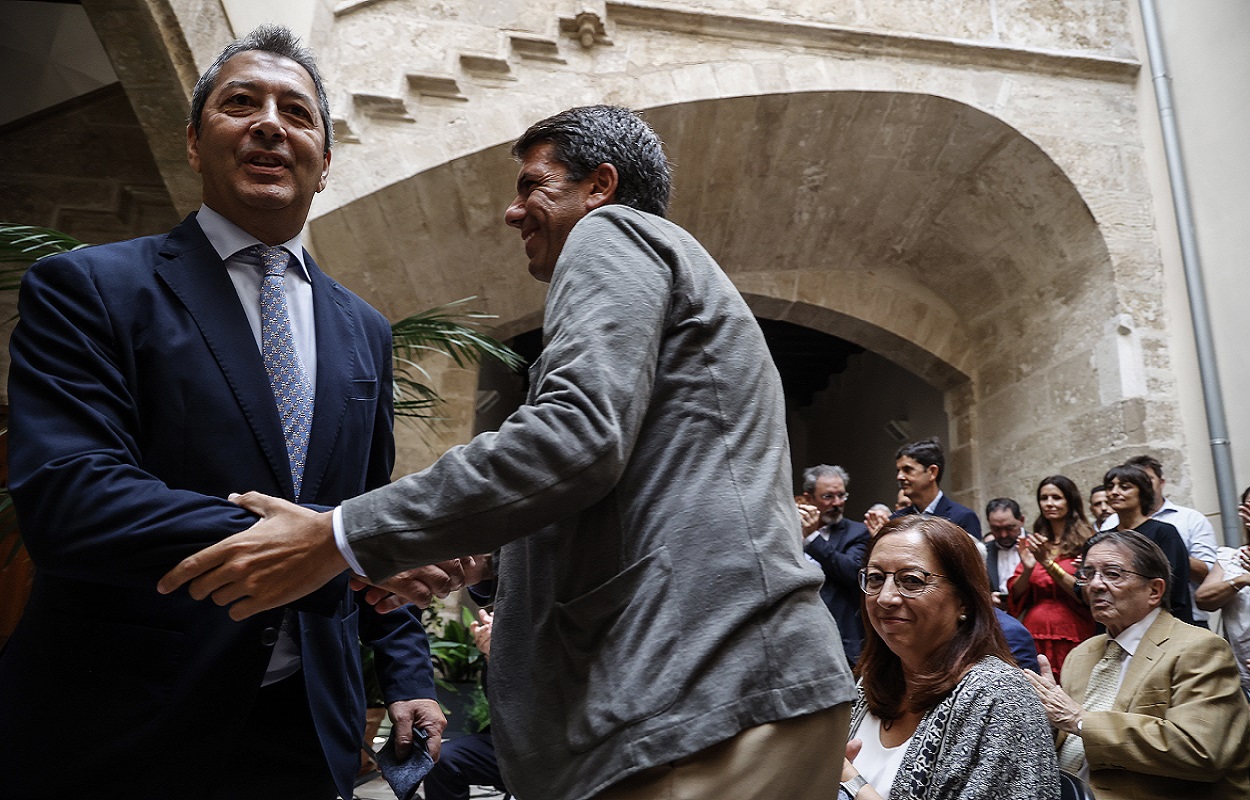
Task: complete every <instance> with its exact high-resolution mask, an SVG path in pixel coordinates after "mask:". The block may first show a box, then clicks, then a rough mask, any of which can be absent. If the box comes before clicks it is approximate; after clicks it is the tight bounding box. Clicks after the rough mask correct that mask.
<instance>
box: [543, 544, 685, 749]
mask: <svg viewBox="0 0 1250 800" xmlns="http://www.w3.org/2000/svg"><path fill="white" fill-rule="evenodd" d="M672 573H673V565H672V559H671V557H670V556H669V552H668V549H667V548H666V547H660V548H659V549H657V550H654V551H653V552H651V553H649V554H647V555H646V556H645V557H644V558H643V559H642V560H641V561H639V562H637V563H635V564H633V565H631V566H630V567H628V568H627V569H625V570H624V571H623V572H621V573H619V574H617V575H615V576H613V577H612V578H611V579H610V580H608V581H607V582H605V583H602V584H600V585H599V586H597V587H595V588H594V589H592V590H590V591H589V592H587V593H586V594H583V595H582V596H580V597H577V598H575V599H573V600H570V601H568V602H567V603H556V604H555V615H554V620H555V629H556V633H557V635H558V637H559V639H560V644H561V652H560V657H561V662H562V663H561V667H562V669H563V676H564V680H562V681H561V688H562V692H563V695H564V702H565V709H564V713H565V718H566V720H567V722H566V725H567V731H566V733H567V736H568V742H569V747H570V748H571V749H572V750H573V751H574V752H578V753H581V752H585V751H587V750H589V749H591V748H592V747H594V746H595V745H597V744H599V743H600V742H602V741H604V740H605V739H607V738H608V737H609V736H611V735H612V734H614V733H616V732H617V731H619V730H620V729H622V728H624V727H626V726H627V725H630V724H632V723H635V722H638V721H640V720H643V719H647V718H648V717H652V716H655V715H656V714H659V713H661V712H663V711H664V710H665V709H667V708H668V707H669V706H671V705H672V704H673V702H674V701H675V700H676V699H677V696H678V693H679V691H680V689H681V685H682V681H683V679H684V676H683V670H681V669H680V666H681V660H680V659H679V658H677V657H676V654H677V649H678V633H679V630H678V629H679V627H680V625H679V624H677V621H675V620H672V619H671V618H669V617H668V616H667V615H666V614H665V613H664V605H665V601H666V598H667V597H668V589H669V584H670V582H671V581H672Z"/></svg>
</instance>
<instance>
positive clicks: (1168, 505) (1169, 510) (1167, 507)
mask: <svg viewBox="0 0 1250 800" xmlns="http://www.w3.org/2000/svg"><path fill="white" fill-rule="evenodd" d="M1180 510H1181V509H1180V506H1178V505H1176V503H1173V502H1172V501H1171V500H1169V499H1167V498H1166V497H1165V498H1163V505H1161V506H1159V510H1158V511H1156V512H1155V513H1154V514H1153V516H1156V517H1161V516H1163V515H1164V514H1175V513H1177V512H1179V511H1180Z"/></svg>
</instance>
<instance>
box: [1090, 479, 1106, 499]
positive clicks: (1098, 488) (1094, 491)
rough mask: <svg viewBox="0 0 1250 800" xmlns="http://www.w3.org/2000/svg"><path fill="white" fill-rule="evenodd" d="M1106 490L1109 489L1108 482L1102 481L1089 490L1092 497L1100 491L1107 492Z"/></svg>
mask: <svg viewBox="0 0 1250 800" xmlns="http://www.w3.org/2000/svg"><path fill="white" fill-rule="evenodd" d="M1105 491H1107V484H1105V483H1100V484H1098V485H1097V486H1095V487H1094V488H1093V489H1090V490H1089V496H1090V497H1091V498H1092V497H1093V496H1094V495H1096V494H1098V493H1099V492H1105Z"/></svg>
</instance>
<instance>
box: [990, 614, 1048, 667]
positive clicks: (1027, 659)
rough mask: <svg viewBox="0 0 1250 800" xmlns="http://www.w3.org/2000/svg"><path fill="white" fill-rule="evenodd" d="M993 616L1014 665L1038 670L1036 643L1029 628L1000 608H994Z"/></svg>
mask: <svg viewBox="0 0 1250 800" xmlns="http://www.w3.org/2000/svg"><path fill="white" fill-rule="evenodd" d="M994 617H995V618H996V619H997V620H998V625H999V627H1001V628H1002V629H1003V636H1004V637H1005V638H1006V639H1007V646H1008V647H1009V648H1011V655H1012V657H1013V658H1014V659H1015V660H1016V666H1019V667H1021V668H1023V669H1031V670H1033V671H1034V672H1040V670H1039V669H1038V665H1037V645H1036V644H1035V643H1034V642H1033V634H1031V633H1029V629H1028V628H1026V627H1024V625H1023V624H1022V623H1021V622H1020V620H1018V619H1016V618H1015V617H1013V616H1011V615H1010V614H1008V613H1007V612H1006V611H1003V610H1002V609H1001V608H995V609H994Z"/></svg>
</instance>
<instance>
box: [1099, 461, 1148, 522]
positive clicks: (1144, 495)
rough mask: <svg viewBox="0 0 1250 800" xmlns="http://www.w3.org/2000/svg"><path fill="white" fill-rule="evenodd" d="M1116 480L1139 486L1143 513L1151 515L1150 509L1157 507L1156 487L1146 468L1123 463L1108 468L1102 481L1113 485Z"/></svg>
mask: <svg viewBox="0 0 1250 800" xmlns="http://www.w3.org/2000/svg"><path fill="white" fill-rule="evenodd" d="M1116 480H1118V481H1119V482H1120V483H1131V484H1133V485H1134V486H1136V487H1137V491H1138V493H1139V494H1138V498H1139V499H1140V500H1141V513H1143V514H1145V515H1146V516H1150V511H1151V510H1152V509H1153V508H1154V507H1155V487H1154V484H1152V483H1151V482H1150V476H1149V475H1147V474H1146V470H1144V469H1142V468H1141V467H1135V466H1133V465H1132V464H1121V465H1120V466H1118V467H1112V468H1111V469H1109V470H1107V474H1106V475H1103V476H1102V482H1103V483H1105V484H1106V485H1107V486H1111V484H1112V483H1113V482H1114V481H1116Z"/></svg>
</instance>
